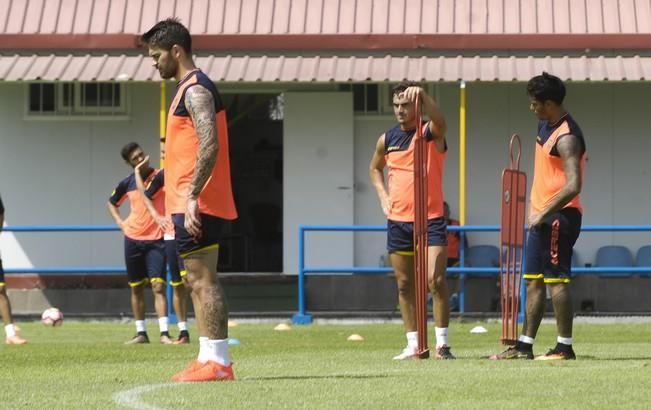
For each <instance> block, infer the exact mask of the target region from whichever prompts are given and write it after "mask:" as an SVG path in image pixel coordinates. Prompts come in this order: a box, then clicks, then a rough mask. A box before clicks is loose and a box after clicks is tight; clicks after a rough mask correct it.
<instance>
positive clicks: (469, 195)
mask: <svg viewBox="0 0 651 410" xmlns="http://www.w3.org/2000/svg"><path fill="white" fill-rule="evenodd" d="M567 89H568V92H567V98H566V101H565V105H566V108H567V109H568V111H569V112H570V113H571V114H572V115H573V116H574V118H575V119H576V120H577V121H578V122H579V124H580V125H581V127H582V129H583V132H584V135H585V138H586V144H587V148H588V154H589V160H588V163H587V166H586V172H585V179H584V186H583V193H582V197H583V202H584V207H585V214H584V219H583V223H584V224H591V225H592V224H648V223H649V222H648V221H649V217H648V204H649V203H651V190H649V189H648V186H649V182H648V181H649V174H651V164H650V163H649V160H648V155H649V152H651V139H650V138H649V137H650V135H649V134H651V132H650V131H649V127H648V125H647V123H646V120H645V115H644V111H643V109H642V107H645V106H646V105H645V103H644V99H645V96H646V95H648V93H649V92H651V85H650V84H649V83H569V84H567ZM438 98H439V101H440V104H441V106H442V109H443V111H444V113H445V115H446V118H447V122H448V127H449V128H448V145H449V152H448V156H447V160H446V169H445V180H444V190H445V195H446V199H447V201H448V202H449V203H450V205H451V208H452V214H453V217H457V218H458V215H459V182H458V181H459V179H458V176H459V158H458V156H459V142H458V132H459V124H458V122H459V115H458V106H459V92H458V85H456V84H444V85H440V86H439V89H438ZM528 101H529V100H528V97H527V96H526V93H525V84H524V83H509V84H497V83H470V84H468V86H467V157H466V164H467V168H466V175H467V184H466V206H467V208H466V224H468V225H476V224H498V223H499V206H500V194H499V189H500V176H501V172H502V169H503V168H504V167H506V166H507V162H508V140H509V137H510V135H511V134H512V133H514V132H515V133H518V134H519V135H520V137H521V138H522V158H521V169H522V170H524V171H525V172H527V175H528V181H527V182H528V187H529V188H530V187H531V182H532V180H533V151H534V138H535V136H536V131H537V128H536V125H537V122H536V119H535V117H534V116H533V114H532V113H531V112H530V111H529V110H528ZM392 124H393V119H392V118H390V117H384V118H377V117H375V118H372V117H361V116H357V117H356V119H355V188H356V197H355V223H357V224H383V223H384V217H383V215H382V213H381V210H380V207H379V204H378V201H377V198H376V194H375V191H374V189H373V187H371V186H370V184H369V182H368V162H369V160H370V156H371V154H372V149H373V146H374V144H375V142H376V141H377V137H378V136H379V135H380V134H381V133H382V132H383V131H384V130H386V129H388V128H389V127H391V126H392ZM362 235H364V236H363V237H362ZM648 237H649V234H648V233H647V232H642V233H584V234H583V235H582V236H581V237H580V238H579V241H578V242H577V245H576V248H575V249H576V251H577V254H578V261H579V263H580V264H584V263H594V259H595V254H596V251H597V248H598V247H599V246H602V245H609V244H621V245H624V246H627V247H628V248H629V249H630V250H631V251H632V252H633V256H634V255H635V252H636V251H637V249H638V248H639V247H640V246H643V245H646V244H649V243H651V241H649V240H648ZM385 242H386V240H385V238H384V236H383V235H378V234H358V235H357V237H356V241H355V246H356V258H355V262H356V264H357V265H358V266H377V265H378V263H379V260H380V257H381V255H383V254H384V247H385ZM469 242H470V245H476V244H497V243H498V236H497V234H492V233H472V234H470V235H469Z"/></svg>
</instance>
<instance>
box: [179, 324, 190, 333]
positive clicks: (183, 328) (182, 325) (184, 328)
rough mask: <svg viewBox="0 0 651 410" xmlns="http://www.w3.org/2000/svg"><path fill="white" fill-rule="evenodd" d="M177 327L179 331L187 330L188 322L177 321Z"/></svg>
mask: <svg viewBox="0 0 651 410" xmlns="http://www.w3.org/2000/svg"><path fill="white" fill-rule="evenodd" d="M177 326H178V327H179V332H187V331H188V322H179V323H178V324H177Z"/></svg>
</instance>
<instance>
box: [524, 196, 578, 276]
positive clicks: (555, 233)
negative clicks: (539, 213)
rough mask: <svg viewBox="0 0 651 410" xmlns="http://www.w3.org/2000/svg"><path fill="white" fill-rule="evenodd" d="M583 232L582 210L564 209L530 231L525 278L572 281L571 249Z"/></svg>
mask: <svg viewBox="0 0 651 410" xmlns="http://www.w3.org/2000/svg"><path fill="white" fill-rule="evenodd" d="M580 232H581V212H579V210H578V209H576V208H565V209H561V210H560V211H559V212H556V213H555V214H553V215H551V216H550V217H548V218H547V219H546V220H545V221H544V222H543V223H542V224H540V225H538V226H536V227H535V228H534V229H530V230H529V236H528V237H527V250H526V252H527V255H526V262H525V268H524V272H525V274H524V278H525V279H528V280H544V282H545V283H569V282H570V275H571V273H572V272H571V271H572V248H573V247H574V244H575V243H576V240H577V239H578V238H579V233H580Z"/></svg>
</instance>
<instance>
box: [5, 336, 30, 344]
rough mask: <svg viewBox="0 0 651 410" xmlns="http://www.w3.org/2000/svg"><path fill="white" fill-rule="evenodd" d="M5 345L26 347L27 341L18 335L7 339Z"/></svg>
mask: <svg viewBox="0 0 651 410" xmlns="http://www.w3.org/2000/svg"><path fill="white" fill-rule="evenodd" d="M5 343H6V344H8V345H24V344H26V343H27V340H25V339H23V338H22V337H20V336H18V335H13V336H10V337H8V338H6V339H5Z"/></svg>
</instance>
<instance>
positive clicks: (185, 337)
mask: <svg viewBox="0 0 651 410" xmlns="http://www.w3.org/2000/svg"><path fill="white" fill-rule="evenodd" d="M188 343H190V335H189V334H187V333H181V334H179V338H178V339H176V340H175V341H174V344H175V345H187V344H188Z"/></svg>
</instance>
